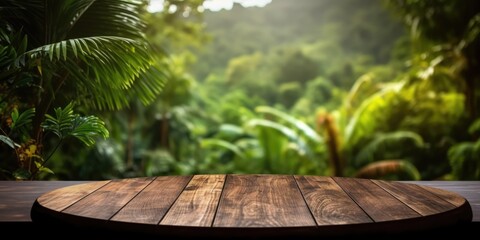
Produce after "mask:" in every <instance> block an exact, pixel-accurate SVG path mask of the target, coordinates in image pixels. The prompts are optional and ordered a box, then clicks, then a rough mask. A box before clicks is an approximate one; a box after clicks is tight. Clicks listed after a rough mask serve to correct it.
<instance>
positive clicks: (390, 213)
mask: <svg viewBox="0 0 480 240" xmlns="http://www.w3.org/2000/svg"><path fill="white" fill-rule="evenodd" d="M333 179H334V180H335V182H337V183H338V185H339V186H340V187H341V188H342V189H343V190H344V191H345V192H346V193H347V194H348V195H349V196H350V197H351V198H352V199H353V200H354V201H355V202H356V203H357V204H358V205H359V206H360V207H361V208H362V209H363V210H364V211H365V212H366V213H367V214H368V215H369V216H370V217H371V218H372V219H373V220H374V221H375V222H383V221H393V220H400V219H408V218H415V217H420V214H418V213H417V212H415V211H413V210H412V209H411V208H410V207H408V206H407V205H405V204H404V203H402V202H401V201H400V200H398V199H397V198H395V197H393V196H392V195H391V194H390V193H388V192H387V191H385V190H384V189H383V188H381V187H379V186H378V185H377V184H375V183H373V182H372V181H371V180H368V179H356V178H339V177H334V178H333Z"/></svg>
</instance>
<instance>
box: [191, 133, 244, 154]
mask: <svg viewBox="0 0 480 240" xmlns="http://www.w3.org/2000/svg"><path fill="white" fill-rule="evenodd" d="M200 144H201V146H202V147H203V148H205V147H212V146H217V147H222V148H225V149H227V150H229V151H232V152H233V153H235V155H237V156H239V157H240V158H241V159H246V158H245V155H244V154H243V153H242V151H241V150H240V148H239V147H237V146H235V145H234V144H232V143H229V142H227V141H224V140H220V139H213V138H209V139H202V140H201V141H200Z"/></svg>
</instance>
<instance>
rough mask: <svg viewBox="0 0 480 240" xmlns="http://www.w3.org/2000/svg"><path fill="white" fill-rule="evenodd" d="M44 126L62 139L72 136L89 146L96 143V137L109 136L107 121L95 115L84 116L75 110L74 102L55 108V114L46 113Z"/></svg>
mask: <svg viewBox="0 0 480 240" xmlns="http://www.w3.org/2000/svg"><path fill="white" fill-rule="evenodd" d="M42 127H43V128H44V129H45V130H47V131H52V132H53V133H54V134H55V135H57V136H58V137H59V138H60V139H61V140H62V139H64V138H66V137H68V136H72V137H75V138H77V139H79V140H80V141H82V142H83V143H85V145H87V146H91V145H93V144H94V143H95V138H96V137H103V138H107V137H108V136H109V132H108V130H107V129H106V128H105V123H104V122H103V121H102V120H100V119H99V118H97V117H95V116H86V117H82V116H79V115H78V114H75V113H74V112H73V103H69V104H68V105H67V106H66V107H65V108H64V109H62V108H55V116H51V115H49V114H46V115H45V121H44V122H43V123H42Z"/></svg>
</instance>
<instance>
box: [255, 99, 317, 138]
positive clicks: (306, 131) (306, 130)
mask: <svg viewBox="0 0 480 240" xmlns="http://www.w3.org/2000/svg"><path fill="white" fill-rule="evenodd" d="M255 111H256V112H259V113H268V114H271V115H274V116H276V117H278V118H280V119H282V120H284V121H286V122H287V123H289V124H290V125H291V126H293V127H295V128H296V129H298V130H300V133H302V134H303V135H305V136H306V137H307V138H308V139H310V140H312V141H313V142H316V143H321V142H322V138H321V137H320V136H319V135H318V134H317V132H316V131H315V130H313V129H312V128H311V127H310V126H308V125H307V124H306V123H304V122H302V121H300V120H298V119H296V118H294V117H292V116H290V115H288V114H286V113H284V112H281V111H279V110H277V109H275V108H272V107H268V106H260V107H257V108H255Z"/></svg>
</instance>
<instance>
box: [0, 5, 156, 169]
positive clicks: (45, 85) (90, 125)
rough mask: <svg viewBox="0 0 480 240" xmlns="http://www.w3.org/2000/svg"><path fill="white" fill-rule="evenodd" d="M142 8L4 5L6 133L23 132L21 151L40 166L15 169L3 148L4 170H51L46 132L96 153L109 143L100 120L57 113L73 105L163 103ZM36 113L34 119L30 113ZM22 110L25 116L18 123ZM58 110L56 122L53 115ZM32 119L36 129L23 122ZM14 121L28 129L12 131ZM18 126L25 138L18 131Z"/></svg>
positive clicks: (1, 58) (2, 110)
mask: <svg viewBox="0 0 480 240" xmlns="http://www.w3.org/2000/svg"><path fill="white" fill-rule="evenodd" d="M141 6H142V3H141V2H139V1H111V0H98V1H91V0H78V1H77V0H75V1H73V0H65V1H54V0H32V1H17V0H5V1H2V3H0V72H1V74H0V88H1V90H2V91H0V120H1V122H2V124H1V125H0V127H1V128H2V129H8V128H10V131H12V132H18V133H17V134H18V136H12V137H13V138H14V139H15V140H16V141H20V142H18V144H20V145H21V146H22V147H21V148H22V149H20V150H21V151H23V149H24V148H25V149H27V150H28V154H27V155H28V156H29V157H30V156H34V157H35V158H37V160H38V159H40V160H39V161H37V162H36V163H38V162H40V165H36V166H35V165H33V162H32V163H31V164H30V163H29V164H28V166H26V165H25V166H24V163H23V162H22V161H20V162H18V163H17V164H19V165H20V166H15V165H16V163H15V161H14V159H12V158H13V157H15V156H17V158H18V156H19V154H18V153H16V152H11V151H3V150H4V149H5V148H4V146H3V145H0V148H1V149H2V154H1V155H2V156H1V158H2V159H7V160H5V161H3V162H1V163H0V164H1V166H2V167H4V168H7V169H9V170H10V171H13V170H14V169H15V168H17V167H20V169H27V171H22V172H21V174H20V175H18V174H17V175H18V176H22V178H23V177H25V176H27V175H29V177H28V178H33V177H35V174H36V172H35V171H34V170H32V169H38V170H42V169H44V164H45V162H46V161H47V160H48V159H49V158H50V157H47V158H46V159H45V160H43V159H42V157H37V156H43V155H44V153H45V152H54V151H55V150H56V147H54V146H51V143H52V141H54V140H52V139H50V137H51V136H49V135H47V134H45V133H44V132H43V131H44V130H48V131H52V132H53V133H55V135H57V136H58V137H59V138H60V141H62V140H63V138H65V137H66V136H74V137H76V138H78V139H80V140H81V141H82V142H84V143H85V144H87V145H93V144H94V142H95V141H94V137H96V136H97V135H100V136H104V137H106V136H108V132H107V131H106V129H105V128H104V125H103V122H102V121H101V120H99V119H98V118H97V117H94V116H89V117H80V116H79V115H71V113H72V111H73V109H72V106H71V105H68V106H67V107H66V108H65V109H64V110H61V109H60V108H56V107H58V106H65V105H66V104H67V103H68V102H71V101H72V100H73V99H75V102H76V103H77V104H79V105H81V108H82V111H88V110H92V109H100V110H104V109H120V108H123V107H126V106H128V105H129V104H130V102H131V101H132V100H133V99H135V100H139V101H141V102H142V103H144V104H148V103H151V102H152V101H153V100H154V99H155V98H156V96H157V95H158V93H159V92H160V91H161V89H162V86H163V82H164V79H165V77H164V75H163V74H162V73H161V72H160V71H161V70H159V69H158V68H156V66H154V65H153V64H154V57H153V56H152V54H151V53H152V52H151V48H150V46H149V44H148V43H147V41H146V39H145V38H144V34H143V31H142V30H143V29H144V28H145V24H144V22H143V21H142V20H141V19H140V18H139V13H138V11H139V9H140V8H141ZM77 106H78V105H77ZM33 108H34V109H35V112H29V111H30V110H27V111H24V109H33ZM54 108H56V109H55V110H54ZM16 109H19V111H23V114H25V115H19V116H17V114H16V113H15V111H16ZM53 110H54V111H55V114H56V115H55V116H54V115H49V114H50V113H51V112H53ZM11 112H13V115H12V116H11V117H10V116H9V115H10V113H11ZM27 114H28V115H27ZM27 116H28V118H26V119H28V120H29V122H23V119H22V117H24V118H25V117H27ZM17 118H18V119H17ZM45 119H46V121H45V122H44V120H45ZM10 121H13V122H16V121H20V122H23V123H22V124H23V125H22V124H18V123H17V124H15V123H14V124H13V126H12V125H10V123H9V122H10ZM56 121H57V122H56ZM42 124H44V125H42ZM19 125H22V126H21V127H22V129H24V131H23V132H21V131H17V129H16V128H19V127H20V126H19ZM24 127H26V128H24ZM9 136H10V135H9ZM3 142H5V141H3ZM7 142H9V141H7ZM10 145H11V144H8V143H7V146H10ZM29 146H36V147H35V149H33V148H31V149H30V147H29ZM29 149H30V150H29ZM16 151H17V152H18V151H19V150H18V149H16ZM32 152H34V153H35V154H33V155H32V154H31V153H32ZM27 173H28V174H27ZM14 175H15V174H14Z"/></svg>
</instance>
